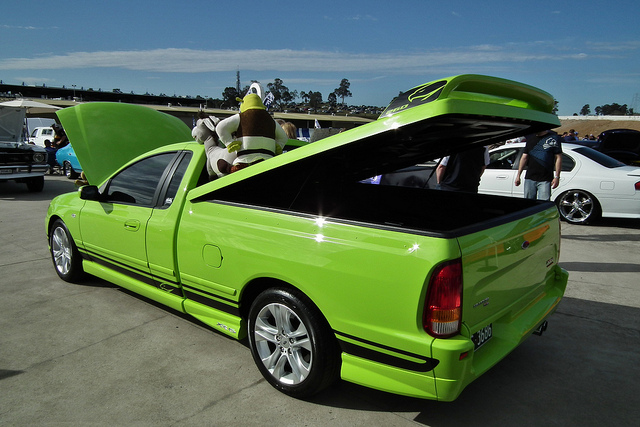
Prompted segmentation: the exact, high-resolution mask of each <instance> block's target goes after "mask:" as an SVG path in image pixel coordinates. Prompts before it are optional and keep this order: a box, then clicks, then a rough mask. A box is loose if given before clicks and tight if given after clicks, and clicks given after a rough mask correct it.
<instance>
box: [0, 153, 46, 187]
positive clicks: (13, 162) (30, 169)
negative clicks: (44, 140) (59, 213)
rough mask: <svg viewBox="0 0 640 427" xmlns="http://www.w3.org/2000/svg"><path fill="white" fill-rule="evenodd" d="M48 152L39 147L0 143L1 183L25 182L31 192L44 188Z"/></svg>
mask: <svg viewBox="0 0 640 427" xmlns="http://www.w3.org/2000/svg"><path fill="white" fill-rule="evenodd" d="M48 169H49V165H48V164H47V152H46V151H45V149H44V148H42V147H38V146H37V145H30V144H25V143H20V142H0V181H9V180H14V181H16V182H24V183H26V184H27V188H28V189H29V191H31V192H39V191H42V189H43V188H44V174H45V172H46V171H47V170H48Z"/></svg>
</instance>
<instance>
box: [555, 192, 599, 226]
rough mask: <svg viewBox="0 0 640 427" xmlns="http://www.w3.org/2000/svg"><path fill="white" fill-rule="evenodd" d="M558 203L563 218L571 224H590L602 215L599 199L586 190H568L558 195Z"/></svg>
mask: <svg viewBox="0 0 640 427" xmlns="http://www.w3.org/2000/svg"><path fill="white" fill-rule="evenodd" d="M557 205H558V211H559V212H560V216H561V217H562V219H564V220H565V221H567V222H568V223H571V224H588V223H590V222H593V221H594V220H596V219H597V218H598V217H599V216H600V206H599V205H598V201H597V200H596V198H595V197H593V196H592V195H591V194H589V193H587V192H586V191H582V190H570V191H566V192H564V193H562V194H561V195H560V197H558V199H557Z"/></svg>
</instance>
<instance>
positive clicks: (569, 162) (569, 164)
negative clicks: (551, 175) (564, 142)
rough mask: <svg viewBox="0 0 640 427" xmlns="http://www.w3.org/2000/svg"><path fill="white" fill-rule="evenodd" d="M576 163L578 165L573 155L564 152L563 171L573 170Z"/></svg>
mask: <svg viewBox="0 0 640 427" xmlns="http://www.w3.org/2000/svg"><path fill="white" fill-rule="evenodd" d="M575 165H576V162H574V161H573V159H572V158H571V157H569V156H567V155H566V154H564V153H562V171H563V172H569V171H571V170H572V169H573V168H574V167H575Z"/></svg>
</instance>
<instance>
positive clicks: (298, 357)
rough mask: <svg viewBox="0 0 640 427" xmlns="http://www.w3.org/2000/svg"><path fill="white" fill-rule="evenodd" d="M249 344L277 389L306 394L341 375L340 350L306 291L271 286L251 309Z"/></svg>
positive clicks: (289, 393)
mask: <svg viewBox="0 0 640 427" xmlns="http://www.w3.org/2000/svg"><path fill="white" fill-rule="evenodd" d="M249 343H250V347H251V353H252V355H253V358H254V361H255V362H256V365H257V366H258V369H260V372H261V373H262V375H263V376H264V377H265V378H266V379H267V381H269V383H271V385H272V386H274V387H275V388H276V389H278V390H280V391H282V392H284V393H286V394H288V395H291V396H294V397H306V396H310V395H312V394H315V393H317V392H319V391H320V390H322V389H324V388H325V387H327V386H329V385H330V384H331V383H332V382H333V381H335V380H336V379H337V377H338V372H339V366H340V353H339V351H338V350H337V345H336V342H335V337H334V336H333V334H332V333H331V331H330V329H329V327H328V325H327V324H326V320H324V318H323V317H322V316H321V315H320V313H319V312H318V311H317V309H316V308H315V306H314V305H313V303H311V302H310V301H309V300H308V299H307V298H306V297H305V296H304V295H302V294H299V293H298V292H295V291H289V290H285V289H269V290H267V291H265V292H263V293H262V294H260V295H259V296H258V297H257V298H256V300H255V301H254V303H253V305H252V307H251V311H250V313H249Z"/></svg>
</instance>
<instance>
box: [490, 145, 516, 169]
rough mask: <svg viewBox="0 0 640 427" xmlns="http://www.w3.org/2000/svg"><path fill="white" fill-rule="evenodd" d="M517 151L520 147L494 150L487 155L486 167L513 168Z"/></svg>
mask: <svg viewBox="0 0 640 427" xmlns="http://www.w3.org/2000/svg"><path fill="white" fill-rule="evenodd" d="M519 152H520V148H505V149H504V150H499V151H494V152H493V153H491V154H490V155H489V165H488V166H487V169H513V168H514V165H515V164H516V158H517V157H518V153H519ZM516 167H517V166H516Z"/></svg>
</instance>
